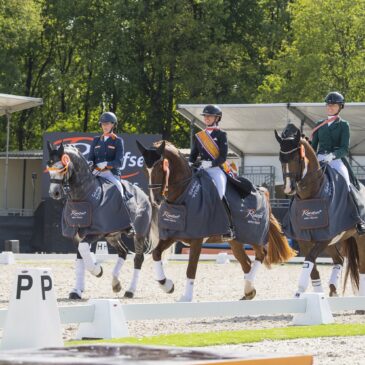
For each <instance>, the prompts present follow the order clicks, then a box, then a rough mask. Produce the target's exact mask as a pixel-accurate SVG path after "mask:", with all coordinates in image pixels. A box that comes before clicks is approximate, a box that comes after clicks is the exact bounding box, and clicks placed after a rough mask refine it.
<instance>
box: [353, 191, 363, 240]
mask: <svg viewBox="0 0 365 365" xmlns="http://www.w3.org/2000/svg"><path fill="white" fill-rule="evenodd" d="M354 189H355V188H351V189H350V196H351V197H352V200H353V202H354V203H355V206H356V210H357V214H358V216H359V217H360V219H361V221H360V222H359V223H357V224H356V230H357V233H358V234H359V235H363V234H365V222H364V220H363V219H362V217H363V214H362V213H361V212H364V203H363V201H362V199H361V195H360V193H359V192H358V191H354Z"/></svg>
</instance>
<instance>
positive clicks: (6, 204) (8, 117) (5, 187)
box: [4, 111, 10, 209]
mask: <svg viewBox="0 0 365 365" xmlns="http://www.w3.org/2000/svg"><path fill="white" fill-rule="evenodd" d="M6 121H7V123H6V158H5V173H4V207H5V209H8V171H9V138H10V113H9V112H8V111H6Z"/></svg>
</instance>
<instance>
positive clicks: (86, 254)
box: [79, 242, 101, 275]
mask: <svg viewBox="0 0 365 365" xmlns="http://www.w3.org/2000/svg"><path fill="white" fill-rule="evenodd" d="M79 252H80V255H81V257H82V259H83V260H84V264H85V268H86V270H88V271H90V272H91V273H92V274H93V275H98V274H100V271H101V267H100V265H99V264H98V263H97V262H96V259H95V255H94V254H91V252H90V246H89V244H88V243H87V242H80V243H79Z"/></svg>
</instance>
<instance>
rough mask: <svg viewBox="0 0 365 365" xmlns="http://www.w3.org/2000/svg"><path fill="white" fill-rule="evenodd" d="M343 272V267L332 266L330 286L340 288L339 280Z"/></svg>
mask: <svg viewBox="0 0 365 365" xmlns="http://www.w3.org/2000/svg"><path fill="white" fill-rule="evenodd" d="M341 272H342V265H339V264H337V265H333V266H332V272H331V276H330V279H329V281H328V284H329V285H331V284H332V285H334V286H335V288H336V289H337V288H338V280H339V279H340V277H341Z"/></svg>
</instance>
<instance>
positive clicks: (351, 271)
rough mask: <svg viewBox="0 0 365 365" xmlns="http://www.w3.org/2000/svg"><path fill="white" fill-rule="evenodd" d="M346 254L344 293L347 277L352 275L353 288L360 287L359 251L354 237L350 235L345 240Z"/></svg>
mask: <svg viewBox="0 0 365 365" xmlns="http://www.w3.org/2000/svg"><path fill="white" fill-rule="evenodd" d="M344 255H345V256H346V257H347V266H346V271H345V279H344V285H343V293H345V289H346V284H347V279H348V277H349V275H350V279H351V284H352V287H353V288H356V289H357V290H358V289H359V283H360V276H359V271H358V267H359V252H358V250H357V244H356V240H355V238H354V237H350V238H348V239H347V240H345V241H344Z"/></svg>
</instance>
